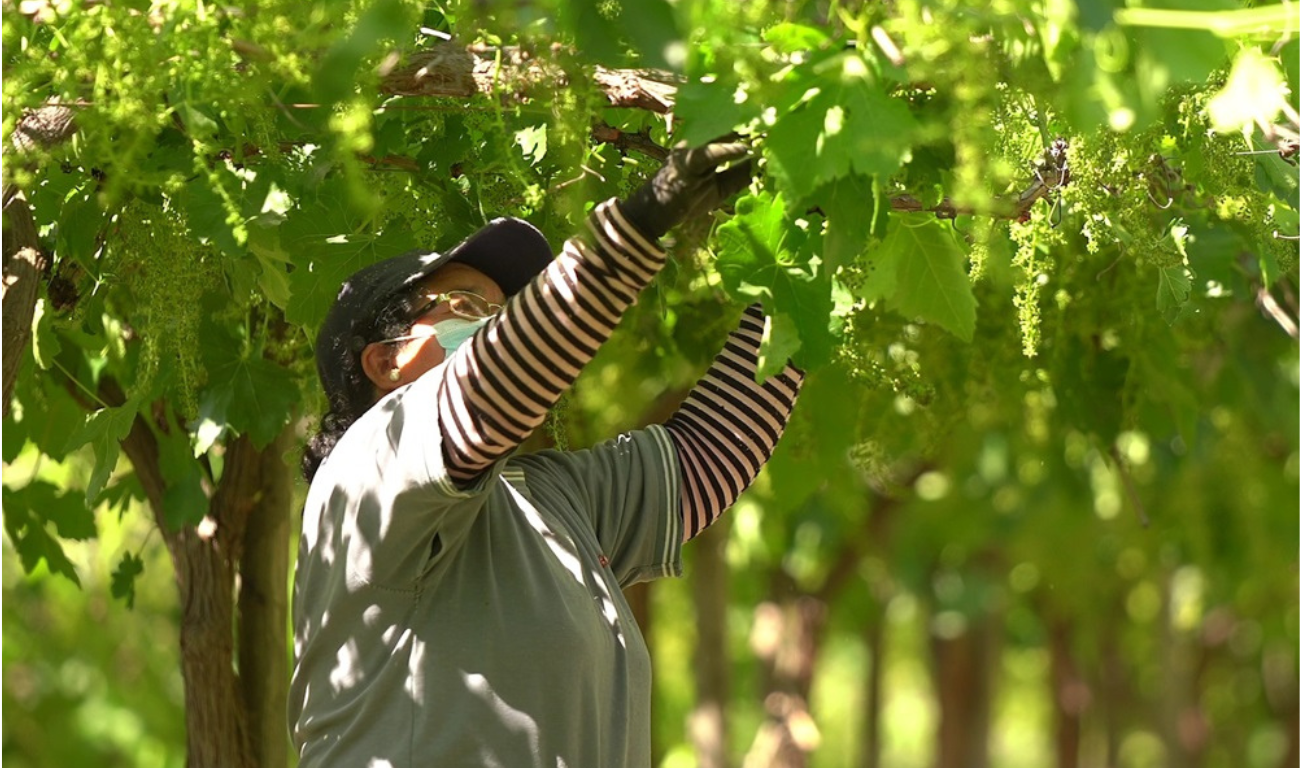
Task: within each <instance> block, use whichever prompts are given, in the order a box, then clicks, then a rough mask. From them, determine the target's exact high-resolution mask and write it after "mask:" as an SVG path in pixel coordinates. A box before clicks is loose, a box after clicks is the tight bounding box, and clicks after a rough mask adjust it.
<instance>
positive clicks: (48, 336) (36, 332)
mask: <svg viewBox="0 0 1300 768" xmlns="http://www.w3.org/2000/svg"><path fill="white" fill-rule="evenodd" d="M62 349H63V345H62V344H60V343H59V336H58V334H56V333H55V332H54V313H53V312H51V311H49V302H47V301H46V300H45V299H43V298H42V299H37V301H36V308H35V309H34V310H33V311H32V358H33V359H34V360H35V361H36V364H37V365H39V366H40V367H41V370H43V371H48V370H49V369H50V367H51V366H52V365H54V358H56V357H58V356H59V352H60V351H62Z"/></svg>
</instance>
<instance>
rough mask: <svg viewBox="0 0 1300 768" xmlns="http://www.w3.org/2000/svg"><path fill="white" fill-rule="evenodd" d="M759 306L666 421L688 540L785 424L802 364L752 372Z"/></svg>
mask: <svg viewBox="0 0 1300 768" xmlns="http://www.w3.org/2000/svg"><path fill="white" fill-rule="evenodd" d="M762 338H763V312H762V310H761V309H759V307H758V305H753V306H751V307H749V308H748V309H746V310H745V314H744V316H743V317H742V318H741V321H740V327H739V328H737V329H736V330H734V331H732V333H731V335H730V336H729V337H728V338H727V343H726V344H725V345H724V346H723V348H722V351H721V352H719V353H718V356H717V357H716V358H715V359H714V361H713V365H712V366H710V367H709V370H708V371H707V372H706V373H705V374H704V377H703V378H702V379H700V380H699V382H697V383H696V385H695V387H694V388H693V389H692V390H691V393H690V394H689V395H688V396H687V397H686V400H685V402H683V403H682V405H681V407H680V408H679V409H678V410H677V412H676V413H675V414H673V416H672V417H671V418H670V419H668V421H667V422H665V424H664V426H665V427H666V428H667V430H668V433H669V434H670V435H672V439H673V444H674V445H675V446H676V448H677V456H678V459H679V461H680V462H681V468H682V496H681V501H682V538H683V540H684V541H689V540H690V539H692V538H693V537H695V536H696V535H697V534H699V533H700V532H701V531H703V530H704V529H705V528H707V527H708V526H709V525H710V524H711V523H713V521H714V520H717V519H718V516H719V515H721V514H722V513H723V512H724V511H726V509H727V508H728V507H730V506H731V505H732V504H733V503H735V501H736V497H738V496H739V495H740V493H741V491H743V490H745V488H747V487H749V484H750V483H752V482H753V481H754V478H755V477H757V476H758V471H759V470H760V469H761V468H762V466H763V464H765V463H766V462H767V460H768V459H770V458H771V457H772V451H773V449H774V448H776V442H777V440H779V439H780V437H781V433H782V432H783V431H784V430H785V425H786V422H787V421H789V419H790V412H791V411H792V410H793V409H794V403H795V399H796V398H798V396H799V388H800V386H801V385H802V384H803V372H802V371H800V370H799V369H797V368H795V367H794V366H793V365H786V367H785V369H784V370H782V371H781V372H780V373H779V374H777V375H775V376H772V377H770V378H768V379H767V380H766V381H765V382H763V383H762V384H759V383H757V382H756V381H755V380H754V373H755V371H756V369H757V367H758V347H759V343H760V342H761V341H762Z"/></svg>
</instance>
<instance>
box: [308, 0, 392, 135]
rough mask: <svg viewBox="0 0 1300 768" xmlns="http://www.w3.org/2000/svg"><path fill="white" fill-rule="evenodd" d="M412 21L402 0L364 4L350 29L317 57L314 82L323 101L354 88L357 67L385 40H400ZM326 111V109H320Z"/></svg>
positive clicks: (337, 98)
mask: <svg viewBox="0 0 1300 768" xmlns="http://www.w3.org/2000/svg"><path fill="white" fill-rule="evenodd" d="M413 21H415V18H414V14H412V13H411V11H410V7H409V6H408V5H407V4H405V3H403V2H401V0H377V2H374V3H370V4H368V5H367V6H366V7H365V10H364V11H363V12H362V13H361V15H360V17H358V18H357V21H356V24H354V25H353V26H352V31H351V32H350V33H349V34H348V35H347V36H346V37H344V38H342V39H340V40H339V41H338V42H336V43H334V45H332V46H330V48H329V50H327V51H326V52H325V54H324V55H323V56H321V58H320V67H319V69H317V70H316V76H315V78H314V81H313V85H314V86H315V88H316V93H317V98H319V99H320V100H321V101H322V102H324V103H326V104H334V103H335V102H338V101H342V100H343V99H344V98H346V97H347V95H348V94H349V93H351V92H352V91H353V89H354V88H356V75H357V69H358V68H359V67H360V66H361V63H362V62H363V61H364V60H365V58H366V56H369V55H370V54H372V53H374V52H375V51H376V50H377V49H378V47H379V45H380V43H381V42H382V41H384V40H401V39H405V36H406V35H407V34H408V32H409V31H410V29H411V23H412V22H413ZM322 111H325V110H322Z"/></svg>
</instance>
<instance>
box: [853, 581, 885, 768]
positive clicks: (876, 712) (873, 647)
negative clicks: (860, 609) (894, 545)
mask: <svg viewBox="0 0 1300 768" xmlns="http://www.w3.org/2000/svg"><path fill="white" fill-rule="evenodd" d="M887 606H888V603H881V604H880V607H879V609H878V610H876V611H875V612H874V615H873V616H872V617H871V618H870V619H869V620H868V621H867V622H866V624H865V625H864V626H863V641H864V642H865V644H866V646H867V669H866V679H865V680H864V685H863V688H864V689H865V694H866V695H865V696H864V697H863V698H864V699H865V700H866V706H865V707H864V708H863V711H862V748H861V750H860V751H859V753H858V765H859V766H860V767H861V768H880V765H881V763H880V754H881V751H882V747H883V746H884V742H883V740H882V739H881V735H880V734H881V731H880V713H881V711H882V709H881V702H882V700H883V699H884V690H885V656H886V648H885V642H886V635H885V609H886V607H887Z"/></svg>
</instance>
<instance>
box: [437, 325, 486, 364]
mask: <svg viewBox="0 0 1300 768" xmlns="http://www.w3.org/2000/svg"><path fill="white" fill-rule="evenodd" d="M491 319H492V318H490V317H485V318H483V319H482V320H465V319H464V318H460V317H452V318H448V319H446V320H443V321H442V322H440V323H434V324H433V335H434V336H436V337H437V338H438V345H439V346H441V347H442V348H443V349H445V350H447V354H449V355H450V354H451V353H452V352H455V351H456V350H457V349H458V348H459V347H460V345H461V344H464V343H465V342H466V341H467V340H468V339H469V337H470V336H473V335H474V332H475V331H477V330H478V329H479V328H482V327H483V326H485V325H487V321H488V320H491Z"/></svg>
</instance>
